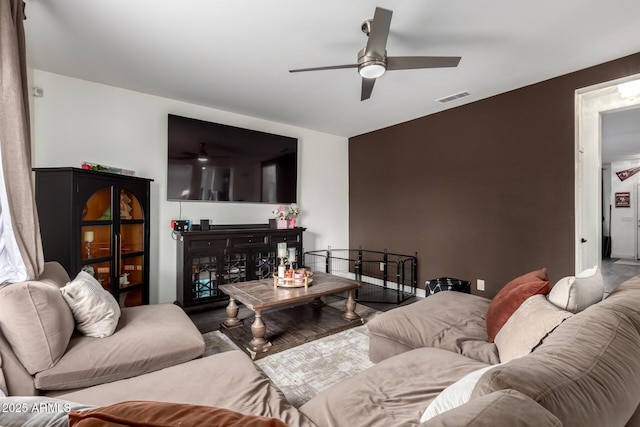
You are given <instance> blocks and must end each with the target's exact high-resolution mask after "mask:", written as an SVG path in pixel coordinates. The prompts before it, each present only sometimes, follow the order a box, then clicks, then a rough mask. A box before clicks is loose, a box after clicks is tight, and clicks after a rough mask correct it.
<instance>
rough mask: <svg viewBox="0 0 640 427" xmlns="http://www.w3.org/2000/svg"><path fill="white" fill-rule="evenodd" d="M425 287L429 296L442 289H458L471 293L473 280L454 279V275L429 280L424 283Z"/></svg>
mask: <svg viewBox="0 0 640 427" xmlns="http://www.w3.org/2000/svg"><path fill="white" fill-rule="evenodd" d="M424 289H425V291H426V292H427V296H429V295H433V294H435V293H436V292H440V291H457V292H464V293H466V294H470V293H471V282H469V281H467V280H461V279H454V278H452V277H440V278H438V279H431V280H427V281H426V282H425V284H424Z"/></svg>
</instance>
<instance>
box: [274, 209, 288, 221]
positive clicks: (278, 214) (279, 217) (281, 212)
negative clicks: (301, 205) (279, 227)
mask: <svg viewBox="0 0 640 427" xmlns="http://www.w3.org/2000/svg"><path fill="white" fill-rule="evenodd" d="M271 213H272V214H273V215H274V218H275V219H276V221H284V220H286V219H287V212H286V211H285V209H284V205H280V206H278V209H276V210H274V211H272V212H271Z"/></svg>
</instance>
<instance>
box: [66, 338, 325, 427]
mask: <svg viewBox="0 0 640 427" xmlns="http://www.w3.org/2000/svg"><path fill="white" fill-rule="evenodd" d="M116 334H117V333H116ZM105 339H108V338H105ZM58 397H59V398H61V399H66V400H71V401H75V402H81V403H85V404H88V405H94V406H105V405H111V404H113V403H117V402H120V401H123V400H155V401H161V402H174V403H190V404H194V405H209V406H215V407H220V408H228V409H231V410H233V411H237V412H241V413H243V414H253V415H261V416H264V417H273V418H278V419H280V420H282V421H284V422H285V424H287V425H288V426H290V427H298V426H299V427H303V426H304V427H311V426H313V424H311V423H310V422H309V420H308V419H307V418H306V417H305V416H303V415H302V414H301V413H300V412H298V410H297V409H296V408H294V407H293V406H291V404H289V402H287V400H286V399H285V397H284V395H283V394H282V392H281V391H280V390H279V389H278V388H277V387H275V386H274V385H273V383H272V382H271V380H270V379H269V377H267V375H265V374H264V372H262V371H261V370H260V369H258V367H257V366H256V365H255V364H254V363H253V362H252V361H251V359H250V358H249V357H248V356H247V355H246V354H244V353H243V352H241V351H240V350H234V351H228V352H225V353H219V354H214V355H212V356H208V357H203V358H200V359H195V360H191V361H189V362H186V363H182V364H180V365H175V366H171V367H169V368H165V369H162V370H160V371H155V372H150V373H148V374H144V375H141V376H137V377H134V378H128V379H125V380H120V381H115V382H111V383H108V384H101V385H97V386H93V387H89V388H86V389H83V390H78V391H74V392H71V393H67V394H64V395H59V396H58Z"/></svg>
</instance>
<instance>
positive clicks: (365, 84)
mask: <svg viewBox="0 0 640 427" xmlns="http://www.w3.org/2000/svg"><path fill="white" fill-rule="evenodd" d="M375 83H376V79H365V78H364V77H363V78H362V93H361V94H360V101H364V100H365V99H369V98H371V92H373V85H374V84H375Z"/></svg>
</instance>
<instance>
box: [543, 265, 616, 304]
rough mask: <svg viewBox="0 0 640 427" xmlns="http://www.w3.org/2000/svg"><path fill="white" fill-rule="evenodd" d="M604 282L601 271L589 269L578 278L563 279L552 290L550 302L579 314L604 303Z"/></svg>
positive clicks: (595, 268) (596, 268)
mask: <svg viewBox="0 0 640 427" xmlns="http://www.w3.org/2000/svg"><path fill="white" fill-rule="evenodd" d="M603 297H604V280H603V279H602V274H601V273H600V269H599V268H598V267H597V266H596V267H593V268H589V269H587V270H585V271H583V272H582V273H580V274H578V275H577V276H575V277H574V276H568V277H563V278H562V279H560V280H558V282H557V283H556V284H555V285H554V286H553V288H551V292H549V295H548V298H549V301H550V302H551V303H552V304H554V305H556V306H558V307H560V308H561V309H563V310H567V311H570V312H572V313H578V312H579V311H582V310H584V309H585V308H587V307H589V306H590V305H592V304H595V303H597V302H599V301H602V298H603Z"/></svg>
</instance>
